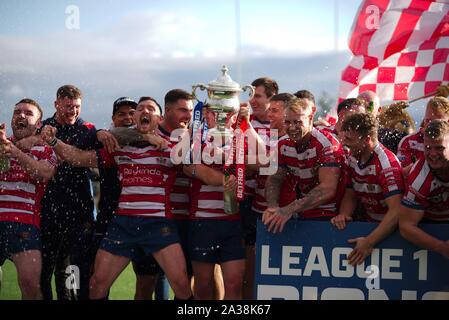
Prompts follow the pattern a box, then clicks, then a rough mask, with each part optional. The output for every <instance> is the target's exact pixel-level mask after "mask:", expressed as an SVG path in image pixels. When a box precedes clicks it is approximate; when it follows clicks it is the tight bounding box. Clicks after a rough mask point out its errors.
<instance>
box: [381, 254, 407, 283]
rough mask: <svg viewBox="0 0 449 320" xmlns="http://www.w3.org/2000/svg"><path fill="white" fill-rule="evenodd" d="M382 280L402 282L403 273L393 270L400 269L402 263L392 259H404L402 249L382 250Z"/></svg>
mask: <svg viewBox="0 0 449 320" xmlns="http://www.w3.org/2000/svg"><path fill="white" fill-rule="evenodd" d="M382 251H383V252H382V279H396V280H402V272H393V271H391V268H399V267H400V261H399V260H392V259H391V258H392V257H402V254H403V250H402V249H382Z"/></svg>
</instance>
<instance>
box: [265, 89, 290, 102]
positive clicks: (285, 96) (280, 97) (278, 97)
mask: <svg viewBox="0 0 449 320" xmlns="http://www.w3.org/2000/svg"><path fill="white" fill-rule="evenodd" d="M293 99H295V96H294V95H292V94H291V93H288V92H284V93H278V94H275V95H274V96H272V97H271V98H270V101H282V102H284V103H287V102H289V101H290V100H293Z"/></svg>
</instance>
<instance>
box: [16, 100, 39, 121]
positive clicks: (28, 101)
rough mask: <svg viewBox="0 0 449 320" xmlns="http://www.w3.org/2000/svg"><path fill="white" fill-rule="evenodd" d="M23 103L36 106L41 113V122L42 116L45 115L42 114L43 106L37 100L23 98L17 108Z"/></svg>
mask: <svg viewBox="0 0 449 320" xmlns="http://www.w3.org/2000/svg"><path fill="white" fill-rule="evenodd" d="M21 103H27V104H31V105H33V106H35V107H36V108H37V110H38V111H39V120H42V116H43V114H44V113H43V112H42V108H41V106H40V105H39V104H38V103H37V102H36V101H35V100H33V99H29V98H23V99H22V100H20V101H19V102H17V103H16V105H15V106H16V107H17V106H18V105H19V104H21Z"/></svg>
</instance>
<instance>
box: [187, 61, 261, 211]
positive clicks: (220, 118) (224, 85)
mask: <svg viewBox="0 0 449 320" xmlns="http://www.w3.org/2000/svg"><path fill="white" fill-rule="evenodd" d="M228 71H229V69H228V68H227V67H226V66H223V67H222V68H221V72H222V74H221V75H220V76H219V77H218V78H217V79H216V80H214V81H211V82H209V84H208V85H204V84H202V83H200V84H195V85H193V86H192V89H193V96H194V97H195V99H196V100H198V101H199V99H198V98H197V96H196V94H195V92H196V89H198V88H199V89H200V90H207V97H208V100H207V104H208V108H209V110H210V111H212V112H214V113H215V116H216V119H215V120H216V127H215V128H212V129H209V131H208V135H209V136H212V137H214V138H215V137H217V136H218V137H221V138H222V139H224V141H225V142H229V141H232V138H233V136H234V133H233V131H232V130H230V129H228V128H226V120H227V119H228V115H229V114H237V113H238V112H239V110H240V101H239V94H240V93H241V92H242V91H246V90H249V99H251V98H252V97H253V96H254V93H255V89H254V87H253V86H251V85H246V86H243V87H241V86H240V84H238V83H237V82H235V81H233V80H232V79H231V77H230V76H229V74H228ZM225 144H227V143H225ZM231 145H234V144H233V143H231ZM231 152H234V151H233V150H231ZM231 159H235V157H234V155H232V157H231ZM228 165H229V164H225V166H224V174H225V176H226V177H227V178H226V179H228V177H229V175H230V174H229V171H228ZM237 166H239V165H237ZM240 166H241V167H243V169H241V170H239V169H238V170H237V181H238V183H244V175H245V171H244V164H242V165H240ZM241 175H243V177H240V176H241ZM243 187H244V186H243V185H242V186H241V188H243ZM223 198H224V203H225V208H224V209H225V212H226V213H228V214H232V213H235V212H236V206H237V200H236V194H235V192H233V193H230V192H227V191H225V193H224V195H223Z"/></svg>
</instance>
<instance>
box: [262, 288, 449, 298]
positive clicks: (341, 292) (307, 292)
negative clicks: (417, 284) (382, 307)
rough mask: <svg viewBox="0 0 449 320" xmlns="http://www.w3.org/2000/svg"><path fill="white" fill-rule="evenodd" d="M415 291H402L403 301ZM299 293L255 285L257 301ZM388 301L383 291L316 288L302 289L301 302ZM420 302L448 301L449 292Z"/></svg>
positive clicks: (432, 293) (432, 294) (436, 293)
mask: <svg viewBox="0 0 449 320" xmlns="http://www.w3.org/2000/svg"><path fill="white" fill-rule="evenodd" d="M417 296H418V294H417V291H412V290H402V299H403V300H416V299H417ZM300 298H301V295H300V291H299V290H298V289H297V288H296V287H293V286H285V285H264V284H259V285H257V299H258V300H272V299H285V300H299V299H300ZM319 299H321V300H365V299H368V300H390V298H389V297H388V295H387V294H386V292H385V291H384V290H369V291H368V292H367V295H366V296H365V293H364V292H363V291H362V290H360V289H358V288H325V289H323V290H322V291H321V295H320V294H319V289H318V287H305V286H304V287H302V300H319ZM421 299H422V300H449V292H446V291H429V292H425V293H423V294H422V296H421Z"/></svg>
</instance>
